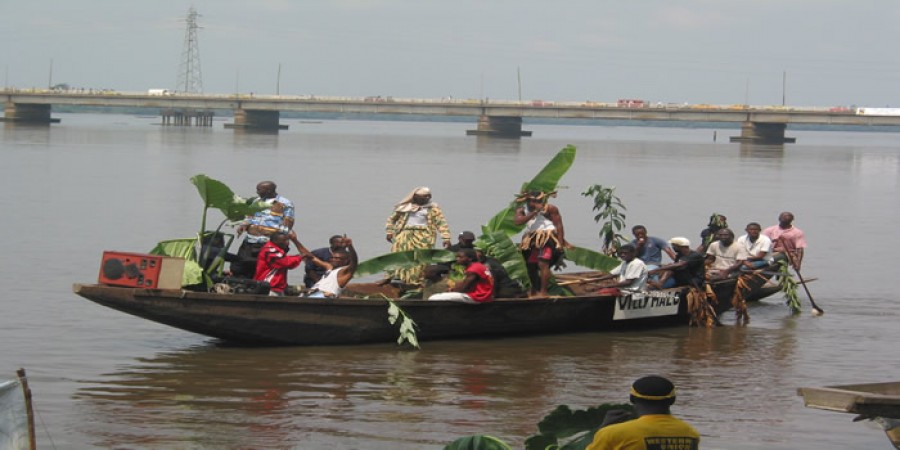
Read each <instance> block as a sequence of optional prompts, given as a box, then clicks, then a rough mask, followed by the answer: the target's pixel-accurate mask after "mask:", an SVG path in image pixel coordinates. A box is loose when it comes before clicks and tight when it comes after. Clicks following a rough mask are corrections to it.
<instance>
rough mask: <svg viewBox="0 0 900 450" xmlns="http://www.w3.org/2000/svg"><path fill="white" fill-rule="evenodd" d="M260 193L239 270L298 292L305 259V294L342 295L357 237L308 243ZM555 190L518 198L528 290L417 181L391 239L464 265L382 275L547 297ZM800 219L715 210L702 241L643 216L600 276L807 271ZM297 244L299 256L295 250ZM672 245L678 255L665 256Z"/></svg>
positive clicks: (437, 295)
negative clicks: (664, 233)
mask: <svg viewBox="0 0 900 450" xmlns="http://www.w3.org/2000/svg"><path fill="white" fill-rule="evenodd" d="M256 192H257V196H258V197H257V198H256V200H257V201H261V202H265V203H267V204H268V208H267V209H265V210H263V211H260V212H257V213H255V214H254V215H252V216H249V217H248V218H247V219H246V220H245V221H243V222H242V223H241V224H240V225H239V227H238V229H237V232H238V236H239V237H242V239H241V244H240V247H239V249H238V252H237V254H236V255H226V259H227V260H229V261H230V262H231V267H230V275H231V276H232V277H236V278H252V279H253V280H256V281H259V282H265V283H268V284H269V286H270V295H284V294H285V292H286V291H289V284H288V282H287V274H288V271H289V270H290V269H294V268H297V267H299V265H300V264H301V262H305V273H304V278H303V281H304V285H303V287H302V289H301V295H306V296H311V297H326V298H333V297H338V296H340V294H341V291H342V290H343V288H344V287H345V286H346V285H347V283H348V282H349V281H350V279H351V278H352V277H353V275H354V273H355V271H356V267H357V264H358V256H357V254H356V251H355V249H354V247H353V241H352V240H351V239H350V238H348V237H346V236H341V235H335V236H332V237H331V239H330V240H329V246H328V247H323V248H319V249H315V250H312V251H310V250H308V249H307V248H306V247H305V246H304V245H303V244H301V243H300V241H299V240H298V239H297V235H296V233H295V232H294V231H293V230H292V228H293V224H294V205H293V203H292V202H291V201H290V200H289V199H287V198H285V197H284V196H282V195H279V194H278V193H277V186H276V185H275V183H274V182H272V181H263V182H261V183H259V184H258V185H257V186H256ZM555 196H556V193H555V192H541V191H532V192H524V193H521V194H520V195H519V196H517V198H516V201H517V203H518V204H519V205H520V206H519V207H518V208H516V210H515V215H514V218H513V222H514V224H515V225H517V226H521V227H524V231H523V234H522V239H521V242H520V244H519V249H520V250H521V251H522V256H523V258H524V259H525V262H526V267H527V269H528V276H529V281H530V284H531V289H530V291H528V292H525V291H524V290H523V288H522V286H521V285H520V284H519V283H518V282H516V281H515V280H512V279H510V277H509V276H508V274H507V273H506V271H505V270H504V268H503V265H502V264H501V262H500V261H497V260H496V259H494V258H492V257H490V256H489V255H486V254H485V253H484V252H483V251H482V250H481V249H479V248H476V247H475V240H476V236H475V234H474V233H472V232H470V231H464V232H462V233H460V234H459V236H458V242H457V243H455V244H453V243H451V240H450V236H451V235H450V227H449V226H448V224H447V219H446V218H445V217H444V214H443V211H442V210H441V208H440V206H439V205H438V204H437V203H435V202H433V201H432V193H431V190H430V189H429V188H427V187H424V186H423V187H417V188H415V189H413V190H412V191H411V192H410V193H409V194H407V195H406V196H405V197H404V198H403V199H402V200H401V201H399V202H398V203H397V204H395V205H394V208H393V210H392V211H391V214H390V215H389V217H388V219H387V223H386V224H385V237H386V240H387V241H388V242H390V243H391V251H392V252H402V251H409V250H415V249H431V248H434V246H435V244H436V241H437V237H438V236H439V237H440V238H441V241H442V244H443V247H444V248H445V249H447V250H450V251H453V252H454V253H455V256H456V260H455V264H454V263H446V264H435V265H430V266H425V265H422V266H414V267H406V268H401V269H397V270H394V271H391V272H389V273H387V274H386V277H385V278H384V279H383V280H382V281H381V282H379V283H380V284H388V283H395V284H398V285H400V286H403V287H406V288H418V289H420V290H421V295H422V298H424V299H433V300H455V301H464V302H475V303H480V302H486V301H490V300H493V299H494V298H503V297H523V296H526V295H527V296H529V297H547V296H548V295H549V289H550V285H551V279H552V276H551V273H552V269H553V268H554V267H555V266H557V265H559V264H560V262H561V258H562V256H563V255H564V252H565V250H566V249H567V248H571V247H572V245H571V244H569V243H568V242H567V241H566V239H565V228H564V225H563V220H562V215H561V213H560V211H559V208H558V207H556V206H555V205H553V204H551V203H550V202H549V199H550V198H552V197H555ZM793 221H794V215H793V214H792V213H790V212H783V213H781V214H780V215H779V217H778V223H777V224H776V225H773V226H771V227H768V228H766V229H765V230H763V229H762V227H761V226H760V225H759V224H758V223H756V222H751V223H749V224H748V225H747V226H746V228H745V232H746V234H744V235H742V236H740V237H739V238H737V239H735V236H734V232H733V231H732V230H731V229H730V228H729V227H728V224H727V219H726V217H725V216H722V215H719V214H713V215H712V216H711V217H710V221H709V224H708V225H707V227H706V228H705V229H704V230H703V231H702V232H701V236H700V237H701V241H700V244H699V245H698V246H696V247H692V245H691V242H690V240H689V239H687V238H686V237H681V236H678V237H673V238H671V239H669V240H663V239H660V238H658V237H655V236H650V235H649V233H648V230H647V228H646V227H645V226H643V225H636V226H634V227H633V228H632V230H631V231H632V234H633V235H634V239H633V240H632V241H631V242H628V243H626V244H624V245H621V246H619V247H618V248H617V249H616V255H617V256H618V257H619V258H620V259H621V264H619V266H618V267H616V268H615V269H613V270H611V271H610V272H609V273H608V274H606V275H604V276H602V277H600V278H597V279H594V280H593V281H594V282H598V283H600V285H601V286H602V288H604V289H609V290H610V292H612V291H613V290H627V291H643V290H646V289H665V288H671V287H679V286H694V287H697V286H700V285H702V284H703V283H705V282H706V281H708V280H718V279H725V278H729V277H736V276H738V275H739V274H740V273H742V272H744V271H750V270H759V269H761V268H763V267H767V266H769V265H770V264H772V261H773V260H775V259H779V258H785V259H787V260H788V261H789V263H790V264H791V265H792V266H793V267H794V268H795V269H797V270H799V269H800V265H801V263H802V261H803V253H804V249H805V247H806V240H805V237H804V234H803V231H802V230H800V229H799V228H797V227H795V226H794V225H793ZM291 243H294V245H295V246H296V248H297V250H298V251H299V253H300V254H299V255H290V254H289V251H290V244H291ZM663 254H665V255H667V256H668V257H669V259H671V263H668V264H663ZM454 265H455V266H456V267H458V269H457V270H459V269H461V272H462V274H461V275H462V280H461V281H457V282H454V281H452V280H450V279H449V277H448V275H449V274H450V272H451V271H452V270H454ZM454 278H458V277H454Z"/></svg>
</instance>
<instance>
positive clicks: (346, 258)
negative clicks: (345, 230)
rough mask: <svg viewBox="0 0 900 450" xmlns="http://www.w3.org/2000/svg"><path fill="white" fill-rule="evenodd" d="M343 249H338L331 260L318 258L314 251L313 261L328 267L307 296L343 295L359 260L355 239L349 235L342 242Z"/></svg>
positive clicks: (331, 296) (329, 296)
mask: <svg viewBox="0 0 900 450" xmlns="http://www.w3.org/2000/svg"><path fill="white" fill-rule="evenodd" d="M340 246H341V247H342V249H341V250H336V251H335V252H334V253H333V254H332V256H331V261H330V262H325V261H322V260H320V259H319V258H316V257H315V256H314V255H312V253H310V255H311V257H312V262H314V263H316V264H317V265H319V266H322V267H324V268H325V269H327V271H326V272H325V275H323V276H322V278H321V279H319V281H317V282H316V284H314V285H313V287H312V288H311V289H310V292H309V294H307V295H306V296H307V297H311V298H335V297H340V296H341V291H342V290H343V289H344V287H345V286H347V283H349V282H350V280H351V279H352V278H353V274H354V273H355V272H356V266H357V263H358V262H359V261H358V259H357V256H356V249H354V248H353V241H352V240H350V238H348V237H344V238H343V242H341V243H340Z"/></svg>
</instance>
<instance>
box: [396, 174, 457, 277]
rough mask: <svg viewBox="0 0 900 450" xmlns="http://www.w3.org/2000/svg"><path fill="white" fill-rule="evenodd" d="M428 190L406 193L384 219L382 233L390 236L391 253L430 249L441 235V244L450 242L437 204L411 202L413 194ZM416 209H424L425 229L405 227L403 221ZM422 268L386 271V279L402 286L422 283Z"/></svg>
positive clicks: (447, 230) (448, 230) (446, 226)
mask: <svg viewBox="0 0 900 450" xmlns="http://www.w3.org/2000/svg"><path fill="white" fill-rule="evenodd" d="M427 189H428V188H424V187H420V188H416V189H414V190H413V191H412V192H410V193H409V195H407V196H406V197H405V198H404V199H403V200H402V201H401V202H400V203H397V205H396V207H395V208H394V212H393V214H391V216H390V217H388V220H387V224H386V225H385V231H386V232H387V233H390V234H392V235H393V236H394V238H393V245H391V252H404V251H409V250H416V249H428V248H434V244H435V242H436V240H437V235H438V234H440V235H441V239H443V240H444V241H449V240H450V227H449V226H448V225H447V219H445V218H444V213H443V212H442V211H441V208H440V207H439V206H438V205H437V203H432V202H429V203H427V204H424V205H418V204H415V203H413V202H412V197H413V194H415V193H417V192H418V193H420V194H421V193H423V192H430V191H428V190H427ZM420 209H427V224H426V225H425V226H418V225H416V226H409V225H407V224H406V223H407V218H408V217H409V215H410V213H413V212H416V211H418V210H420ZM424 268H425V267H424V266H416V267H408V268H403V269H397V270H395V271H392V272H389V273H388V277H389V278H393V279H398V280H400V281H402V282H403V283H406V284H419V283H421V282H422V270H423V269H424Z"/></svg>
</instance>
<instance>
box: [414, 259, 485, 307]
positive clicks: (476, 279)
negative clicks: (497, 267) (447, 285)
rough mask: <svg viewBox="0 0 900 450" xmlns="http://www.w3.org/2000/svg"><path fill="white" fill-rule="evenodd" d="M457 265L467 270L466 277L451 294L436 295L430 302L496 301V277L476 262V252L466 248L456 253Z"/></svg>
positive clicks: (430, 298) (431, 297)
mask: <svg viewBox="0 0 900 450" xmlns="http://www.w3.org/2000/svg"><path fill="white" fill-rule="evenodd" d="M456 263H457V264H459V265H461V266H463V267H465V268H466V277H465V278H464V279H463V280H462V281H460V282H459V283H456V285H455V286H454V287H453V289H452V291H451V292H444V293H440V294H434V295H432V296H430V297H428V300H452V301H460V302H464V303H484V302H489V301H491V300H493V299H494V277H493V276H492V275H491V271H490V269H488V268H487V266H485V265H484V264H482V263H480V262H478V261H477V260H476V256H475V250H473V249H471V248H464V249H462V250H460V251H458V252H456Z"/></svg>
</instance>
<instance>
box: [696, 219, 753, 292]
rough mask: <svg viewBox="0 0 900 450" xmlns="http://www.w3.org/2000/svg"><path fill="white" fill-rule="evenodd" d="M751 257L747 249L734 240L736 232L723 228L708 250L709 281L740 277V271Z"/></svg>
mask: <svg viewBox="0 0 900 450" xmlns="http://www.w3.org/2000/svg"><path fill="white" fill-rule="evenodd" d="M748 256H750V255H749V254H748V253H747V248H746V247H744V246H743V245H740V244H738V243H737V242H735V240H734V232H733V231H731V230H730V229H728V228H723V229H721V230H719V231H717V232H716V240H715V241H714V242H713V243H712V244H709V247H708V248H707V249H706V263H707V265H709V279H710V280H722V279H726V278H735V277H737V276H738V275H740V272H739V271H738V269H739V268H740V267H741V266H743V265H744V261H746V260H747V257H748Z"/></svg>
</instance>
